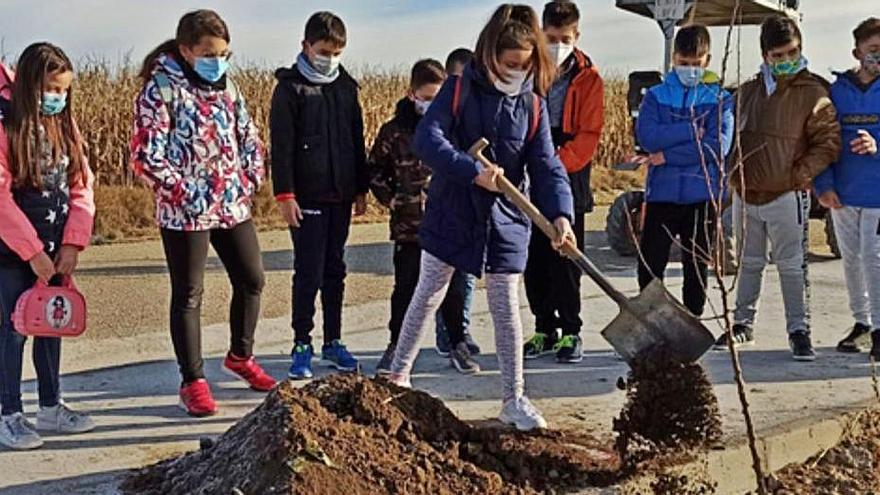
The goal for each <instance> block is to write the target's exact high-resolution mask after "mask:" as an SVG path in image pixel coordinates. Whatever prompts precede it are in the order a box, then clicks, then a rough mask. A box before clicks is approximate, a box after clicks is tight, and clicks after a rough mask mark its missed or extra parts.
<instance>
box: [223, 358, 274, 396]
mask: <svg viewBox="0 0 880 495" xmlns="http://www.w3.org/2000/svg"><path fill="white" fill-rule="evenodd" d="M223 371H225V372H226V374H227V375H230V376H234V377H235V378H238V379H239V380H243V381H244V382H245V383H247V384H248V385H250V387H251V389H253V390H256V391H257V392H268V391H270V390H272V389H273V388H275V379H274V378H272V377H271V376H269V375H268V374H267V373H266V372H265V371H263V368H261V367H260V365H259V364H257V360H256V359H254V357H253V356H251V357H249V358H247V359H242V358H240V357H238V356H235V355H234V354H232V353H231V352H230V353H228V354H226V359H225V360H224V361H223Z"/></svg>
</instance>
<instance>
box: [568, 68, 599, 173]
mask: <svg viewBox="0 0 880 495" xmlns="http://www.w3.org/2000/svg"><path fill="white" fill-rule="evenodd" d="M582 98H584V102H583V104H582V105H580V110H579V115H580V121H579V122H578V123H577V124H578V128H577V131H576V132H575V135H574V138H572V139H571V140H570V141H568V142H567V143H565V144H564V145H563V146H562V147H561V148H559V158H560V159H561V160H562V164H563V165H565V170H566V171H567V172H568V173H570V174H573V173H575V172H578V171H580V170H582V169H583V168H584V167H586V166H587V165H588V164H589V163H590V162H591V161H593V155H595V154H596V150H597V149H598V148H599V139H600V138H601V137H602V127H603V125H604V123H605V83H604V82H603V81H602V78H601V77H597V78H596V84H594V85H593V86H592V87H591V89H590V92H589V93H586V94H585V95H584V96H583V97H582Z"/></svg>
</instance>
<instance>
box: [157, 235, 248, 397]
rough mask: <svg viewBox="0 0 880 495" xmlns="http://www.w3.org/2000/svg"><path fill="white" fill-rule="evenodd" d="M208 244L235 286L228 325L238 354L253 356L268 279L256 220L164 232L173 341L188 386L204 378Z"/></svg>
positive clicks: (232, 345)
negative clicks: (226, 226) (203, 313)
mask: <svg viewBox="0 0 880 495" xmlns="http://www.w3.org/2000/svg"><path fill="white" fill-rule="evenodd" d="M208 243H210V244H211V246H213V247H214V251H216V252H217V256H219V257H220V261H222V262H223V266H224V267H226V273H227V274H228V275H229V281H230V282H231V283H232V304H231V306H230V308H229V326H230V329H231V333H232V335H231V339H230V350H231V351H232V353H233V354H235V355H236V356H238V357H249V356H250V355H251V354H252V353H253V345H254V331H255V329H256V327H257V320H258V319H259V317H260V294H261V292H262V291H263V286H264V285H265V277H264V275H263V260H262V258H261V256H260V245H259V243H258V241H257V232H256V229H254V224H253V222H252V221H248V222H245V223H242V224H239V225H237V226H236V227H234V228H232V229H214V230H207V231H193V232H182V231H174V230H165V229H163V230H162V244H163V246H164V247H165V259H166V261H167V263H168V270H169V272H170V274H171V341H172V342H173V343H174V353H175V354H176V355H177V364H178V365H179V366H180V374H181V376H182V377H183V382H184V383H190V382H192V381H194V380H197V379H199V378H204V376H205V372H204V370H203V366H204V363H203V361H202V332H201V321H200V316H201V307H202V294H203V293H204V278H205V262H206V260H207V258H208Z"/></svg>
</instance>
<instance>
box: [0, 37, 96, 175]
mask: <svg viewBox="0 0 880 495" xmlns="http://www.w3.org/2000/svg"><path fill="white" fill-rule="evenodd" d="M68 71H69V72H73V64H72V63H71V62H70V59H69V58H67V55H65V53H64V51H62V50H61V48H58V47H57V46H55V45H53V44H51V43H45V42H43V43H34V44H32V45H30V46H29V47H27V48H25V50H24V52H22V54H21V57H19V59H18V63H17V64H16V76H15V83H14V84H13V89H12V112H11V113H12V115H11V116H10V118H9V119H8V120H7V123H6V124H5V125H6V131H7V134H8V136H9V168H10V171H11V172H12V177H13V183H14V185H15V186H17V187H33V188H41V187H42V185H43V176H42V170H41V169H40V166H41V164H40V155H41V151H42V150H41V149H40V146H41V145H42V143H41V141H40V138H39V130H38V129H39V126H40V124H41V123H42V124H43V128H44V129H45V131H46V135H47V137H48V141H49V144H50V146H51V148H52V149H51V152H52V157H53V159H54V160H56V161H57V160H58V159H60V157H61V155H62V154H66V155H67V156H68V157H69V159H70V163H69V165H68V177H69V181H70V182H76V181H77V180H78V179H82V178H83V171H84V170H85V162H86V158H85V150H84V145H83V140H82V136H81V135H80V133H79V129H78V128H77V126H76V122H75V121H74V119H73V104H74V97H73V96H74V91H73V86H71V87H70V88H69V89H68V90H67V105H66V106H65V107H64V110H62V111H61V113H59V114H58V115H54V116H44V115H41V113H40V102H41V101H42V95H43V84H44V83H45V81H46V79H47V77H48V76H50V75H52V74H58V73H64V72H68Z"/></svg>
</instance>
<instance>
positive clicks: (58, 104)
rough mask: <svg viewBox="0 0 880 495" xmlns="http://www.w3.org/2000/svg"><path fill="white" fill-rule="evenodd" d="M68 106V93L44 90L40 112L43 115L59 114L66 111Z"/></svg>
mask: <svg viewBox="0 0 880 495" xmlns="http://www.w3.org/2000/svg"><path fill="white" fill-rule="evenodd" d="M66 106H67V93H50V92H48V91H44V92H43V99H42V101H41V102H40V112H42V113H43V115H58V114H59V113H61V112H63V111H64V107H66Z"/></svg>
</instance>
